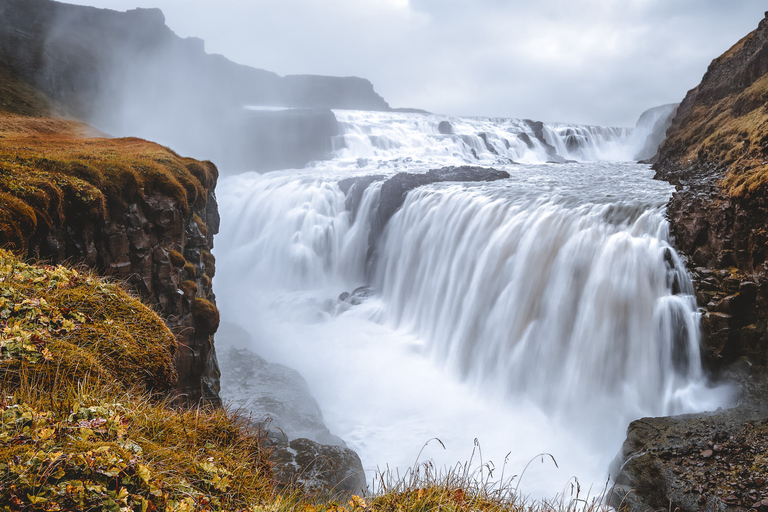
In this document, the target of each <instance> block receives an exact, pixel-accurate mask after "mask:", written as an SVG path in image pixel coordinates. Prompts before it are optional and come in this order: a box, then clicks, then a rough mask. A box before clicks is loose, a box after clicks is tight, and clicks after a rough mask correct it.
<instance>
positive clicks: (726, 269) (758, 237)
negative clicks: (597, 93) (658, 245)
mask: <svg viewBox="0 0 768 512" xmlns="http://www.w3.org/2000/svg"><path fill="white" fill-rule="evenodd" d="M766 105H768V16H767V17H766V19H764V20H762V21H761V22H760V25H759V26H758V28H757V30H755V31H754V32H752V33H751V34H749V35H747V36H746V37H745V38H744V39H742V40H741V41H739V42H738V43H737V44H736V45H734V46H733V47H732V48H731V49H730V50H728V51H727V52H726V53H725V54H723V55H722V56H721V57H718V58H717V59H715V60H714V61H713V62H712V64H711V65H710V66H709V69H708V70H707V73H706V74H705V75H704V78H703V79H702V82H701V84H700V85H699V86H698V87H696V88H695V89H693V90H692V91H690V92H689V93H688V95H687V96H686V98H685V100H683V102H682V103H681V105H680V108H679V109H678V113H677V115H676V117H675V118H674V120H673V123H672V126H671V127H670V129H669V131H668V137H667V139H666V141H665V142H664V144H663V145H662V146H661V148H660V150H659V154H658V162H657V163H656V165H655V166H654V168H655V169H656V171H657V178H660V179H665V180H668V181H670V182H672V183H673V184H675V185H677V192H676V193H675V194H674V196H673V199H672V201H671V202H670V205H669V210H668V211H669V217H670V220H671V224H672V226H671V227H672V234H673V236H674V237H675V243H676V245H677V247H678V249H680V250H681V251H682V252H683V253H685V254H686V255H687V256H688V257H689V262H690V266H691V267H692V269H693V270H694V278H695V279H696V282H697V284H698V286H697V288H698V291H699V296H698V298H699V304H700V306H702V307H704V308H706V309H707V311H708V313H707V315H705V322H704V326H705V329H706V331H707V336H706V337H705V339H706V343H707V345H706V352H707V356H708V358H709V362H710V367H711V368H712V369H713V370H715V371H717V370H720V369H722V368H724V366H725V365H728V364H730V363H732V362H734V361H736V360H737V359H738V358H740V357H742V356H746V357H748V358H749V359H750V361H751V362H752V363H754V364H759V365H762V366H764V365H766V363H768V337H767V336H766V327H768V302H766V301H767V299H768V283H766V270H768V264H767V263H766V242H768V238H767V236H768V234H767V233H766V231H765V225H766V222H765V221H766V220H767V219H768V203H766V192H767V191H768V109H767V108H766Z"/></svg>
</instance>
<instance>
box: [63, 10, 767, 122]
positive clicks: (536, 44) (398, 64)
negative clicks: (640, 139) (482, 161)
mask: <svg viewBox="0 0 768 512" xmlns="http://www.w3.org/2000/svg"><path fill="white" fill-rule="evenodd" d="M70 3H79V4H83V5H93V6H96V7H104V8H111V9H117V10H126V9H131V8H134V7H160V8H161V9H162V10H163V12H164V13H165V16H166V21H167V24H168V26H170V27H171V29H173V30H174V31H175V32H176V33H177V34H178V35H180V36H182V37H188V36H195V37H200V38H202V39H204V40H205V42H206V51H208V52H209V53H221V54H223V55H225V56H227V57H228V58H230V59H231V60H234V61H236V62H239V63H242V64H248V65H251V66H254V67H259V68H263V69H268V70H270V71H274V72H276V73H278V74H281V75H286V74H305V73H309V74H325V75H337V76H349V75H355V76H361V77H364V78H367V79H369V80H371V81H372V82H373V84H374V87H375V88H376V91H377V92H378V93H379V94H381V95H382V96H383V97H384V99H386V100H387V101H388V102H389V104H390V105H391V106H393V107H417V108H423V109H426V110H430V111H432V112H437V113H442V114H450V115H468V116H491V117H528V118H533V119H537V120H542V121H563V122H578V123H589V124H603V125H614V126H630V125H633V124H634V122H635V120H636V119H637V117H638V116H639V114H640V112H642V111H643V110H645V109H647V108H649V107H653V106H656V105H660V104H664V103H671V102H676V101H680V100H681V99H682V98H683V97H684V96H685V93H686V92H687V91H688V90H689V89H691V88H692V87H694V86H696V85H697V84H698V83H699V81H700V80H701V77H702V75H703V74H704V72H705V71H706V68H707V65H708V64H709V62H710V61H711V60H712V59H713V58H715V57H717V56H718V55H720V54H721V53H723V52H724V51H725V50H727V49H728V48H729V47H730V46H731V45H733V44H734V43H736V41H738V40H739V39H741V38H742V37H743V36H744V35H746V34H747V33H749V32H750V31H752V30H754V29H755V27H757V24H758V22H759V21H760V20H761V19H762V18H763V16H764V11H765V10H766V9H768V3H767V2H765V0H75V1H71V2H70Z"/></svg>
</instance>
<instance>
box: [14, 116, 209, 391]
mask: <svg viewBox="0 0 768 512" xmlns="http://www.w3.org/2000/svg"><path fill="white" fill-rule="evenodd" d="M0 121H1V122H0V136H1V137H0V246H4V247H8V248H11V249H13V250H14V251H15V252H16V253H17V254H20V255H24V256H27V257H33V258H41V259H44V260H47V261H52V262H56V263H60V262H69V263H75V264H84V265H87V266H88V267H90V268H93V269H95V270H97V271H98V272H99V273H101V274H105V275H111V276H114V277H116V278H118V279H120V280H122V281H124V282H125V283H126V284H128V285H129V286H130V287H131V288H132V289H133V290H134V291H135V292H136V293H137V294H138V295H139V296H140V297H141V299H142V300H143V301H144V302H145V303H147V304H149V305H151V306H153V307H155V308H156V310H157V311H158V313H159V314H160V315H161V316H162V317H163V319H164V320H165V322H166V324H167V325H168V326H169V327H170V328H171V330H172V331H173V333H174V334H175V336H176V339H177V342H178V350H177V351H176V366H177V371H178V374H179V381H178V385H177V387H176V392H177V393H178V394H179V396H180V397H182V398H183V399H185V400H188V401H192V402H196V401H198V400H200V399H204V400H207V401H209V402H214V403H218V402H219V398H218V388H219V371H218V366H217V363H216V357H215V351H214V348H213V334H214V332H215V331H216V329H217V327H218V322H219V317H218V311H217V309H216V306H215V297H214V295H213V292H212V289H211V278H212V277H213V274H214V272H215V262H214V258H213V256H212V255H211V252H210V251H211V248H212V247H213V235H214V234H215V233H216V232H217V231H218V227H219V216H218V211H217V205H216V198H215V195H214V187H215V184H216V180H217V177H218V171H217V170H216V167H215V166H214V165H213V164H212V163H210V162H199V161H197V160H193V159H189V158H182V157H180V156H179V155H177V154H176V153H174V152H173V151H171V150H169V149H167V148H164V147H162V146H159V145H157V144H154V143H150V142H147V141H144V140H141V139H104V138H83V137H84V136H85V137H88V136H90V137H92V136H93V135H94V132H93V130H92V129H90V128H89V127H88V126H87V125H83V124H81V123H77V122H74V121H65V120H60V119H47V118H31V117H22V116H15V115H9V114H0Z"/></svg>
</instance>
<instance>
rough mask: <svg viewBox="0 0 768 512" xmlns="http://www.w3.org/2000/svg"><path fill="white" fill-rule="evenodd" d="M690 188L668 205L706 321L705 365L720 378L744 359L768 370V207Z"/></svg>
mask: <svg viewBox="0 0 768 512" xmlns="http://www.w3.org/2000/svg"><path fill="white" fill-rule="evenodd" d="M697 188H698V191H697V190H695V189H693V188H691V187H689V188H687V189H683V190H681V191H680V192H677V193H675V194H674V195H673V197H672V200H671V202H670V204H669V207H668V215H669V219H670V223H671V233H672V235H673V236H674V238H675V245H676V246H677V248H678V249H679V250H680V251H682V252H683V253H684V254H685V255H686V256H687V257H688V262H689V266H690V267H691V268H690V270H691V276H692V277H693V280H694V284H695V287H696V290H697V299H698V303H699V306H700V307H701V308H704V309H705V314H704V316H703V318H702V330H703V335H704V347H703V349H704V355H705V362H706V363H707V366H708V367H709V369H710V370H711V371H712V372H714V373H715V375H717V374H719V372H721V371H722V370H724V369H725V368H727V367H728V366H729V365H731V364H733V363H734V362H736V361H737V360H739V359H740V358H747V359H748V360H749V361H750V362H751V363H752V364H755V365H759V366H762V367H766V366H768V279H767V278H766V271H768V265H766V261H765V255H766V247H767V246H766V244H768V233H766V231H765V225H766V223H768V205H765V204H764V202H763V201H762V200H760V201H751V202H745V201H743V200H739V199H734V198H728V197H724V196H723V195H722V194H719V193H717V191H715V190H711V191H709V192H707V191H703V190H701V187H697Z"/></svg>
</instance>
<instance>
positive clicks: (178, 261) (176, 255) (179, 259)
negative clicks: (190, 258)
mask: <svg viewBox="0 0 768 512" xmlns="http://www.w3.org/2000/svg"><path fill="white" fill-rule="evenodd" d="M168 259H169V260H170V261H171V264H172V265H173V266H174V267H176V268H183V267H184V265H186V264H187V260H185V259H184V255H183V254H181V253H180V252H179V251H174V250H170V251H168Z"/></svg>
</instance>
